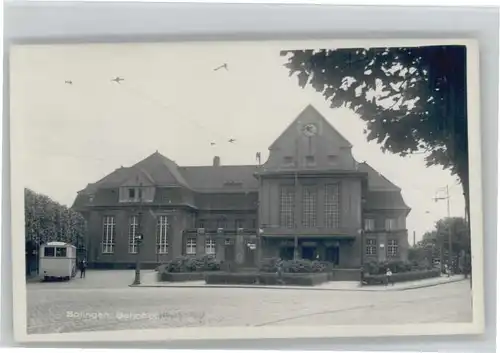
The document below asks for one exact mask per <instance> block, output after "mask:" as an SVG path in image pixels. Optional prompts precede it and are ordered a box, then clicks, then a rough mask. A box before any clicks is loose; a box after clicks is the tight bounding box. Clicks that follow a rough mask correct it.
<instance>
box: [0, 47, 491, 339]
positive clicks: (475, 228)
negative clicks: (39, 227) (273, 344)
mask: <svg viewBox="0 0 500 353" xmlns="http://www.w3.org/2000/svg"><path fill="white" fill-rule="evenodd" d="M218 43H232V44H233V45H235V46H262V45H270V46H275V47H276V50H277V51H279V50H292V49H307V48H310V49H314V48H343V47H366V48H368V47H394V46H428V45H465V46H467V99H468V137H469V179H470V180H469V189H470V228H471V237H472V239H473V240H472V247H471V253H472V268H473V273H474V280H473V281H472V292H473V296H472V304H473V320H472V322H471V323H433V324H415V325H412V324H407V325H369V326H368V325H336V326H306V327H300V326H280V327H272V326H266V327H246V326H245V327H211V328H205V327H200V328H175V329H155V330H123V331H97V332H84V333H76V332H75V333H60V334H56V333H54V334H31V335H28V334H27V315H26V314H27V312H26V310H27V303H26V298H27V297H26V282H25V261H24V257H23V254H24V252H23V249H24V237H20V236H19V234H24V231H25V230H24V179H23V176H24V173H23V166H22V158H16V157H19V156H22V155H23V154H24V153H26V152H28V151H24V150H23V146H22V143H21V141H22V139H21V138H20V132H21V131H23V129H24V126H23V125H22V124H23V122H22V121H20V119H18V120H16V119H15V117H14V116H10V130H11V131H10V138H11V154H10V160H11V171H10V172H11V227H12V228H11V234H12V236H11V241H12V260H13V261H12V265H13V266H12V271H13V291H14V296H13V309H14V310H13V313H14V337H15V340H16V341H18V342H95V341H101V342H130V341H136V342H138V341H169V340H191V341H193V340H200V339H226V340H228V339H231V340H232V339H265V338H324V337H377V336H415V335H430V336H435V335H460V334H482V333H483V332H484V326H485V323H484V299H485V298H484V276H483V271H484V262H483V259H484V257H483V254H484V251H483V222H484V219H483V207H482V205H483V203H482V199H483V195H482V184H481V181H482V168H481V167H482V163H481V160H482V158H481V156H482V153H481V119H480V93H479V91H480V82H479V76H480V70H479V50H478V44H477V41H476V40H472V39H450V38H447V39H442V40H441V39H369V40H367V39H348V40H339V39H332V40H325V39H322V40H301V41H291V40H280V41H274V40H273V41H270V40H262V41H200V42H195V41H188V42H164V43H163V44H165V45H172V46H176V45H177V46H185V45H189V46H192V45H198V46H207V47H212V46H217V44H218ZM158 44H160V43H136V44H134V45H136V46H141V45H144V46H147V45H158ZM40 45H43V46H48V45H57V46H60V45H65V46H72V45H78V46H82V45H83V46H84V45H106V46H123V45H128V44H127V43H116V44H113V43H106V44H83V43H82V44H37V45H33V44H26V45H14V46H12V47H11V49H10V61H11V63H12V60H13V58H14V57H15V53H16V48H17V47H18V46H23V47H26V46H40ZM228 290H229V289H228Z"/></svg>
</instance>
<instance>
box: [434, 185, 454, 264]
mask: <svg viewBox="0 0 500 353" xmlns="http://www.w3.org/2000/svg"><path fill="white" fill-rule="evenodd" d="M440 200H446V212H447V217H448V221H449V220H450V188H449V187H448V185H446V195H445V196H441V197H437V196H436V197H434V201H435V202H438V201H440ZM451 240H452V231H451V225H450V227H448V268H449V269H451V264H452V250H453V246H452V243H451ZM443 243H444V240H443ZM443 245H444V244H443ZM443 245H441V249H442V248H443ZM441 252H442V250H441Z"/></svg>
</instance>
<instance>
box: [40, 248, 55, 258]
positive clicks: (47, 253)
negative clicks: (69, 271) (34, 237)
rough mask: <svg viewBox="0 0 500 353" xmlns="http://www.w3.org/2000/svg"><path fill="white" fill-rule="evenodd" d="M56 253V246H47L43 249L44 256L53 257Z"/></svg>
mask: <svg viewBox="0 0 500 353" xmlns="http://www.w3.org/2000/svg"><path fill="white" fill-rule="evenodd" d="M54 255H55V249H54V248H45V250H44V251H43V256H45V257H53V256H54Z"/></svg>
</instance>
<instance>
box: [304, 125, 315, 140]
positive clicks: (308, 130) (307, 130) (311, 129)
mask: <svg viewBox="0 0 500 353" xmlns="http://www.w3.org/2000/svg"><path fill="white" fill-rule="evenodd" d="M302 132H303V134H304V135H305V136H307V137H312V136H315V135H317V133H318V127H317V126H316V125H315V124H306V125H304V127H303V128H302Z"/></svg>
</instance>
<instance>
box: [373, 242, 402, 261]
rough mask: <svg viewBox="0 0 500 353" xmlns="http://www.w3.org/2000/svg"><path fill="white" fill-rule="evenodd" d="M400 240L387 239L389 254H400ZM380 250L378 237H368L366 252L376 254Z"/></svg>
mask: <svg viewBox="0 0 500 353" xmlns="http://www.w3.org/2000/svg"><path fill="white" fill-rule="evenodd" d="M398 249H399V246H398V241H397V240H396V239H389V240H388V241H387V256H391V257H392V256H397V255H398ZM377 252H378V248H377V239H366V246H365V254H366V255H370V256H376V255H377Z"/></svg>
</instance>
